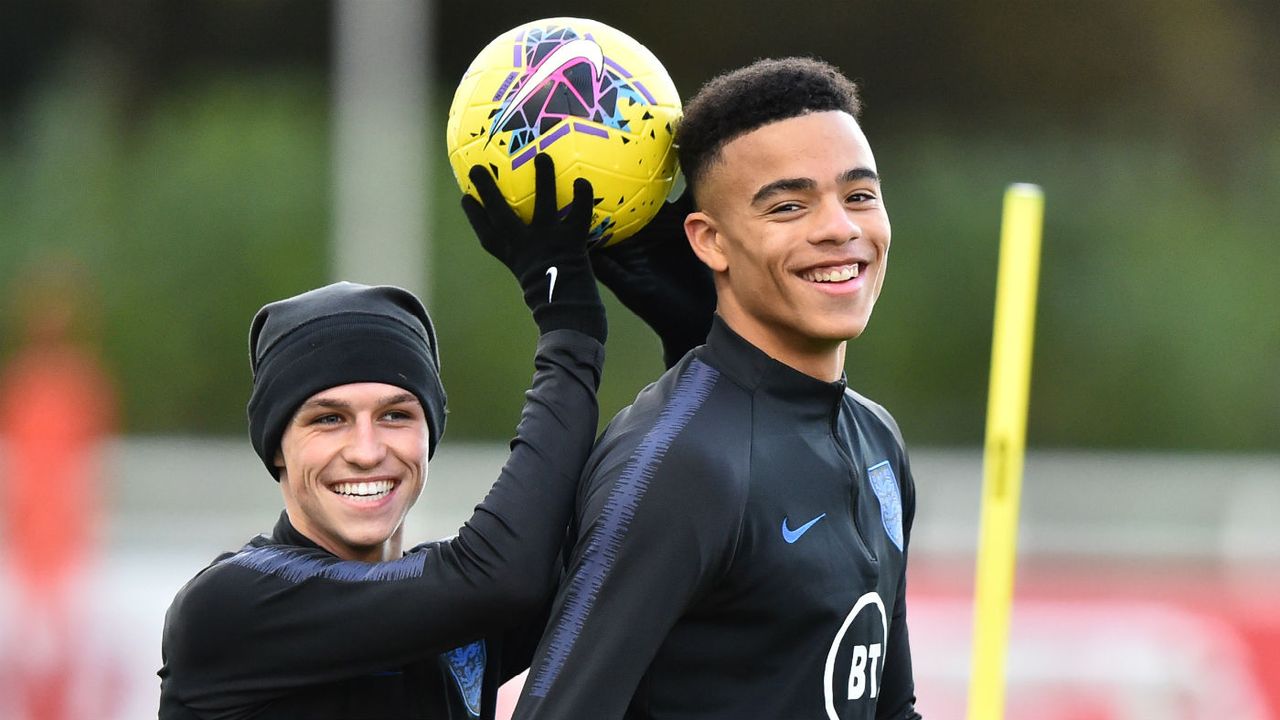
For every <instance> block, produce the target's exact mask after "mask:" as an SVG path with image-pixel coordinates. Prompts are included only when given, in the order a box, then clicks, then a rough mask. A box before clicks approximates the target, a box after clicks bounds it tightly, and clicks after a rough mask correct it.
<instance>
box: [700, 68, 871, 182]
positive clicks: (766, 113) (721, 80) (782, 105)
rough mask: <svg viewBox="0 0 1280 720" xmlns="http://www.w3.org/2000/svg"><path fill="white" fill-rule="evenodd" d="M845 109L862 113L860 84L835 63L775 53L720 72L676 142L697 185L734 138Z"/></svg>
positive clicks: (705, 89) (702, 92) (855, 114)
mask: <svg viewBox="0 0 1280 720" xmlns="http://www.w3.org/2000/svg"><path fill="white" fill-rule="evenodd" d="M827 110H843V111H844V112H847V113H849V114H850V115H852V116H853V117H855V118H856V117H858V113H859V112H860V111H861V110H862V102H861V100H859V98H858V87H857V85H855V84H854V82H853V81H852V80H850V79H849V78H847V77H845V76H844V74H843V73H841V72H840V70H839V69H837V68H836V67H835V66H834V65H831V64H830V63H827V62H823V61H822V60H816V59H814V58H807V57H788V58H776V59H775V58H769V59H764V60H757V61H755V62H754V63H752V64H750V65H747V66H746V67H743V68H739V69H737V70H733V71H730V72H727V73H724V74H722V75H718V76H716V77H714V78H712V79H711V80H709V81H708V82H707V83H706V84H705V85H703V86H702V88H701V89H700V90H698V93H697V94H696V95H694V96H693V99H692V100H690V101H689V103H688V104H687V105H685V108H684V118H683V119H681V121H680V126H679V127H678V128H677V130H676V145H677V148H678V152H679V156H680V168H681V171H682V172H683V173H684V177H685V182H686V183H688V186H689V187H690V188H691V189H694V190H696V189H697V186H698V183H699V181H700V180H702V179H703V176H704V175H705V172H706V169H707V166H708V165H709V164H711V163H712V162H714V161H715V159H716V158H717V156H719V154H720V149H721V148H723V147H724V146H725V144H726V143H728V142H729V141H730V140H733V139H734V138H737V137H739V136H741V135H745V134H746V133H749V132H751V131H752V130H755V129H757V128H759V127H762V126H764V125H768V124H769V123H772V122H776V121H778V120H786V119H788V118H793V117H797V116H799V115H804V114H807V113H811V112H823V111H827Z"/></svg>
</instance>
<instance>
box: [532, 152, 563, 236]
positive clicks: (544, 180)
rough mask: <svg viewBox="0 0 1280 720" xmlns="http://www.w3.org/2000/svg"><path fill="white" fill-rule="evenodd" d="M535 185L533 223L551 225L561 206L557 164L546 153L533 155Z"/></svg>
mask: <svg viewBox="0 0 1280 720" xmlns="http://www.w3.org/2000/svg"><path fill="white" fill-rule="evenodd" d="M533 187H534V194H533V224H534V225H550V224H551V223H553V222H555V220H556V215H557V214H559V211H560V208H559V206H558V203H557V201H556V164H555V161H553V160H552V159H551V156H550V155H548V154H546V153H538V154H537V155H534V156H533Z"/></svg>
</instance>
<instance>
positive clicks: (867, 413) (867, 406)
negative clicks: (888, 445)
mask: <svg viewBox="0 0 1280 720" xmlns="http://www.w3.org/2000/svg"><path fill="white" fill-rule="evenodd" d="M844 392H845V400H846V402H848V403H850V404H852V406H853V407H854V412H855V413H856V414H858V415H859V416H860V417H859V419H860V420H864V421H867V420H869V421H870V424H871V426H872V428H873V429H876V430H879V431H880V432H882V433H886V434H888V435H889V436H891V437H892V438H893V440H894V442H895V443H896V444H897V445H898V448H899V449H900V450H901V451H902V452H903V453H904V454H905V453H906V447H907V444H906V442H905V441H903V439H902V429H901V428H899V427H898V421H897V420H894V419H893V415H892V414H891V413H890V412H889V411H888V410H887V409H885V407H884V406H883V405H881V404H880V403H878V402H876V401H874V400H872V399H871V398H869V397H867V396H866V395H863V394H861V393H859V392H857V391H856V390H854V389H853V388H845V391H844Z"/></svg>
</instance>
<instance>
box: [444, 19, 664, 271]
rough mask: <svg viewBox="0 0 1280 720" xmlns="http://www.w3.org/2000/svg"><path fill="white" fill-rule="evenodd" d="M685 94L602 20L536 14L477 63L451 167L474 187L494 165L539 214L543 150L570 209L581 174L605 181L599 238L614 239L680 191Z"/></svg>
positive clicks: (505, 187)
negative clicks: (536, 169) (479, 174)
mask: <svg viewBox="0 0 1280 720" xmlns="http://www.w3.org/2000/svg"><path fill="white" fill-rule="evenodd" d="M680 112H681V106H680V95H679V93H677V92H676V88H675V85H674V84H673V83H672V82H671V78H670V77H669V76H668V75H667V71H666V69H665V68H663V67H662V63H660V62H659V61H658V59H657V58H656V57H654V55H653V53H651V52H649V50H648V49H646V48H645V47H644V46H643V45H641V44H640V43H638V42H636V41H635V40H633V39H632V38H630V37H629V36H627V35H626V34H624V33H622V32H620V31H618V30H615V29H614V28H611V27H609V26H608V25H605V24H603V23H600V22H596V21H594V20H585V19H580V18H550V19H546V20H537V21H534V22H530V23H526V24H524V25H521V26H519V27H517V28H514V29H512V30H509V31H507V32H505V33H503V34H502V35H500V36H498V37H497V38H496V39H494V40H493V41H492V42H490V43H489V44H488V45H487V46H486V47H485V48H484V49H483V50H481V51H480V54H479V55H477V56H476V58H475V60H473V61H472V62H471V66H470V67H469V68H467V71H466V74H465V75H463V77H462V81H461V82H460V83H459V84H458V89H457V91H456V92H455V93H454V96H453V104H452V105H451V106H450V108H449V122H448V128H447V134H448V136H447V143H448V150H449V164H450V165H451V166H452V167H453V173H454V177H455V178H456V179H457V181H458V185H459V187H461V188H462V191H463V192H464V193H470V194H473V195H474V194H475V192H474V190H473V188H472V187H471V183H470V181H469V180H468V178H467V174H468V172H469V171H470V169H471V167H472V166H473V165H477V164H479V165H486V166H488V167H489V169H490V170H491V171H492V172H493V174H494V175H495V176H496V177H497V181H498V187H499V188H501V189H502V192H503V195H505V196H506V198H507V201H508V202H509V203H510V204H511V205H512V207H514V208H515V210H516V212H517V213H518V214H519V215H520V217H521V218H523V219H524V220H525V221H526V222H528V221H529V220H530V219H531V218H532V217H533V194H534V178H533V163H532V162H531V161H532V160H533V156H534V155H536V154H537V153H539V152H545V153H548V154H549V155H551V156H552V158H553V159H554V160H555V165H556V176H557V177H556V195H557V198H556V199H557V202H558V204H559V205H560V207H562V208H563V207H565V206H567V205H568V204H569V201H570V200H571V199H572V188H573V179H574V178H576V177H584V178H586V179H588V180H590V181H591V185H592V187H593V188H594V190H595V202H596V204H595V210H594V215H593V217H592V222H591V234H592V242H593V243H595V244H602V245H608V244H612V243H615V242H618V241H620V240H623V239H625V238H626V237H628V236H629V235H631V234H632V233H634V232H636V231H637V230H639V229H640V228H642V227H644V225H645V224H646V223H647V222H649V220H650V219H651V218H652V217H653V216H654V214H655V213H657V212H658V209H659V208H660V207H661V206H662V203H663V202H664V201H665V200H666V199H667V196H668V194H669V193H671V191H672V188H673V185H674V183H675V182H676V175H677V167H676V166H677V163H676V152H675V146H674V145H673V142H672V141H673V137H674V133H675V127H676V123H677V122H678V121H679V119H680Z"/></svg>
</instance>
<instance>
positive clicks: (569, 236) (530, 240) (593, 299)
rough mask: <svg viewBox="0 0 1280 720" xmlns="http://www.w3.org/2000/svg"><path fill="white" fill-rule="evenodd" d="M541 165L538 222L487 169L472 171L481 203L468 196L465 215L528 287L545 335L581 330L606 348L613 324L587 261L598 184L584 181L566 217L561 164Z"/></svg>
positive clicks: (545, 158)
mask: <svg viewBox="0 0 1280 720" xmlns="http://www.w3.org/2000/svg"><path fill="white" fill-rule="evenodd" d="M533 168H534V189H535V192H536V194H535V196H534V200H533V221H532V222H530V223H529V224H528V225H525V224H524V223H523V222H521V221H520V218H519V216H517V215H516V213H515V211H514V210H512V209H511V207H510V206H509V205H507V201H506V199H505V198H503V196H502V191H500V190H499V189H498V184H497V182H495V181H494V179H493V176H492V175H490V174H489V169H488V168H486V167H485V166H483V165H476V166H474V167H472V168H471V172H470V174H469V177H470V178H471V183H472V184H473V185H475V188H476V192H477V193H479V194H480V200H476V199H475V198H474V197H471V196H470V195H463V196H462V211H463V212H464V213H466V215H467V220H468V221H469V222H470V223H471V228H472V229H473V230H475V233H476V237H478V238H479V239H480V244H481V245H482V246H483V247H484V249H485V250H487V251H488V252H489V254H490V255H492V256H494V257H496V258H498V260H500V261H502V264H503V265H506V266H507V268H508V269H510V270H511V272H512V274H513V275H515V276H516V280H518V281H519V282H520V287H521V289H523V290H524V302H525V304H526V305H528V306H529V309H530V310H531V311H533V320H534V322H536V323H537V324H538V330H539V331H540V332H541V333H548V332H551V331H552V330H556V329H569V330H577V331H579V332H583V333H586V334H587V335H590V336H591V337H594V338H595V339H597V340H599V341H600V342H602V343H603V342H604V341H605V337H606V336H607V335H608V324H607V322H606V320H605V314H604V304H603V303H601V302H600V292H599V291H598V290H596V279H595V276H594V275H592V272H591V263H590V262H589V261H588V260H587V231H588V230H589V229H590V227H591V210H592V208H593V207H594V206H595V199H594V198H593V196H592V191H591V183H590V182H588V181H586V180H584V179H582V178H578V179H577V180H574V181H573V202H572V203H571V204H570V205H569V211H568V213H567V214H566V215H565V217H564V219H563V220H561V219H560V218H559V209H558V208H557V207H556V172H555V164H554V163H553V162H552V160H551V157H550V156H549V155H545V154H542V153H539V154H538V155H537V156H536V157H534V158H533ZM481 201H483V203H484V204H483V205H482V204H481Z"/></svg>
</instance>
